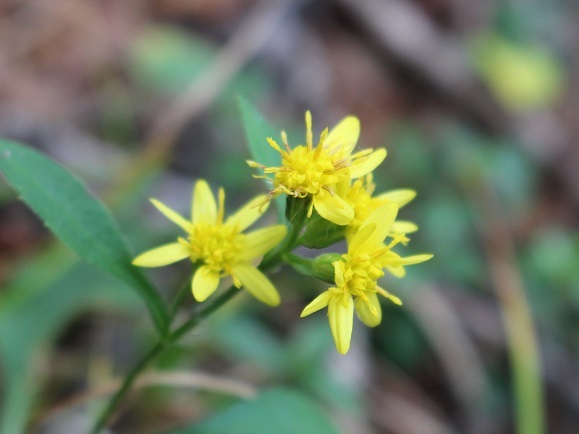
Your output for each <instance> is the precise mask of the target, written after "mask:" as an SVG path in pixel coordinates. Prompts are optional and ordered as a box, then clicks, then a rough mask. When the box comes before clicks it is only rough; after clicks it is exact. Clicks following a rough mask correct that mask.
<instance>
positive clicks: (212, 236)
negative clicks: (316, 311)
mask: <svg viewBox="0 0 579 434" xmlns="http://www.w3.org/2000/svg"><path fill="white" fill-rule="evenodd" d="M264 198H265V195H261V196H258V197H256V198H254V199H253V200H251V201H250V202H248V203H247V204H246V205H245V206H243V207H242V208H241V209H240V210H238V211H237V212H236V213H235V214H233V215H231V216H230V217H229V218H228V219H227V220H225V221H224V219H223V217H224V202H225V193H224V191H223V189H220V190H219V198H218V199H219V204H217V203H216V202H215V197H214V196H213V193H212V192H211V190H210V188H209V186H208V185H207V183H206V182H205V181H203V180H200V181H197V183H196V184H195V188H194V191H193V200H192V207H191V220H190V221H189V220H187V219H185V218H184V217H182V216H181V215H180V214H178V213H177V212H175V211H173V210H172V209H170V208H169V207H167V206H166V205H164V204H162V203H161V202H159V201H157V200H155V199H151V202H152V203H153V205H155V207H156V208H157V209H158V210H159V211H160V212H161V213H163V215H165V217H167V218H168V219H169V220H171V221H172V222H173V223H175V224H177V225H178V226H180V227H181V228H182V229H183V230H184V231H185V232H187V235H188V236H187V239H184V238H178V240H177V242H175V243H170V244H166V245H164V246H161V247H157V248H155V249H152V250H149V251H146V252H144V253H142V254H141V255H139V256H138V257H137V258H135V260H134V261H133V264H134V265H138V266H140V267H160V266H163V265H168V264H172V263H173V262H177V261H179V260H181V259H185V258H187V257H188V258H190V259H191V261H192V262H193V263H198V264H199V265H200V266H199V268H198V269H197V270H196V271H195V274H194V275H193V279H192V283H191V287H192V291H193V296H194V297H195V299H197V300H198V301H204V300H205V299H207V297H209V296H210V295H211V294H213V292H215V290H216V289H217V286H218V284H219V280H220V279H222V278H224V277H226V276H229V275H230V276H231V277H232V278H233V283H234V285H235V286H237V287H238V288H240V287H242V286H243V287H244V288H246V289H247V290H248V291H249V292H250V293H251V294H252V295H253V296H254V297H256V298H257V299H258V300H260V301H262V302H264V303H266V304H269V305H272V306H276V305H278V304H279V302H280V297H279V294H278V292H277V290H276V289H275V287H274V286H273V284H272V283H271V282H270V281H269V279H268V278H267V277H266V276H265V275H264V274H263V273H262V272H261V271H259V270H258V269H257V268H256V267H255V266H254V265H253V264H252V262H253V261H254V260H255V259H256V258H259V257H260V256H262V255H264V254H265V253H266V252H268V251H269V250H271V249H272V248H273V247H275V246H276V245H277V244H278V243H279V242H280V241H281V240H282V239H283V238H284V237H285V235H286V232H287V228H286V227H285V226H283V225H276V226H270V227H266V228H263V229H258V230H256V231H253V232H250V233H248V234H244V233H242V232H243V231H244V230H245V229H246V228H248V227H249V226H251V225H252V224H253V223H254V222H255V221H256V220H257V219H258V218H259V217H260V215H261V213H262V211H264V207H261V209H260V207H259V204H260V203H263V200H264ZM266 205H267V204H266Z"/></svg>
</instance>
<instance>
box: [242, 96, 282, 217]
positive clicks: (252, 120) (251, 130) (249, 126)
mask: <svg viewBox="0 0 579 434" xmlns="http://www.w3.org/2000/svg"><path fill="white" fill-rule="evenodd" d="M237 102H238V105H239V110H240V111H241V119H242V121H243V128H244V130H245V137H246V139H247V146H248V147H249V152H250V154H251V158H253V159H254V160H255V161H256V162H258V163H260V164H263V165H265V166H274V167H275V166H279V165H280V164H281V157H280V154H279V153H278V152H277V151H276V150H275V149H273V148H272V147H271V146H269V144H268V143H267V138H268V137H275V136H276V135H277V133H276V131H275V130H274V129H273V127H272V126H271V125H270V124H269V123H268V122H267V121H266V120H265V118H264V117H263V116H262V115H261V113H260V112H259V111H258V110H257V109H256V108H255V107H254V106H253V105H251V104H250V103H249V102H248V101H247V100H246V99H245V98H243V97H241V96H239V97H238V99H237ZM268 187H269V186H268ZM274 202H275V205H276V208H277V211H278V216H279V220H280V221H283V218H284V214H285V197H284V196H281V195H280V196H278V197H276V198H275V199H274Z"/></svg>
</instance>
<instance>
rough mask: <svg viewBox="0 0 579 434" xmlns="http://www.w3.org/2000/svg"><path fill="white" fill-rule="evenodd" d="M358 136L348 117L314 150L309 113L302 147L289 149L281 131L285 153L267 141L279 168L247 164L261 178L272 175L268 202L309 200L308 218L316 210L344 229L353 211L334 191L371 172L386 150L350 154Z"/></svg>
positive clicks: (356, 123)
mask: <svg viewBox="0 0 579 434" xmlns="http://www.w3.org/2000/svg"><path fill="white" fill-rule="evenodd" d="M359 135H360V121H359V120H358V118H356V117H353V116H348V117H346V118H344V119H343V120H342V121H341V122H340V123H338V125H336V126H335V127H334V128H333V129H332V130H331V131H330V132H329V133H328V129H327V128H326V129H325V130H324V131H323V132H322V134H321V135H320V140H319V142H318V144H317V146H316V147H314V145H313V135H312V116H311V114H310V112H309V111H308V112H306V145H305V146H304V145H299V146H296V147H295V148H293V149H292V148H291V147H290V145H289V144H288V140H287V135H286V134H285V132H283V131H282V140H283V143H284V145H285V149H282V148H281V147H280V146H279V145H278V144H277V143H276V142H275V140H273V139H272V138H268V139H267V141H268V143H269V144H270V146H271V147H273V148H274V149H275V150H276V151H277V152H279V153H280V154H281V157H282V162H281V166H278V167H266V166H263V165H261V164H259V163H256V162H254V161H248V164H249V165H250V166H251V167H259V168H261V169H263V171H264V173H265V175H264V176H262V177H267V175H268V174H274V178H273V180H272V181H273V186H274V188H273V190H271V192H270V194H269V198H270V199H271V198H272V197H275V196H277V195H279V194H287V195H290V196H294V197H299V198H306V197H311V199H312V204H311V206H310V209H309V212H308V217H309V216H311V214H312V210H313V209H314V208H315V209H316V211H317V212H318V213H319V214H320V215H321V216H322V217H323V218H324V219H326V220H329V221H331V222H333V223H335V224H337V225H346V224H348V223H350V222H351V221H352V219H353V218H354V210H353V209H352V207H351V206H350V205H348V203H347V202H345V201H344V200H343V199H342V198H341V197H340V196H339V195H338V194H337V193H336V190H338V189H343V186H347V185H349V184H350V180H351V179H355V178H359V177H361V176H364V175H366V174H367V173H369V172H371V171H372V170H374V169H375V168H376V167H377V166H378V165H379V164H380V163H381V162H382V161H383V160H384V158H386V150H385V149H383V148H380V149H377V150H375V151H374V150H372V149H365V150H363V151H360V152H357V153H354V154H353V153H352V152H353V150H354V148H355V146H356V142H357V141H358V136H359Z"/></svg>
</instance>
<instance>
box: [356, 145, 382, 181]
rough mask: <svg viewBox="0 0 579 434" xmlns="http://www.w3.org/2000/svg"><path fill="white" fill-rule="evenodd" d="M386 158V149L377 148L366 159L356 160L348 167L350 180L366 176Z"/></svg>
mask: <svg viewBox="0 0 579 434" xmlns="http://www.w3.org/2000/svg"><path fill="white" fill-rule="evenodd" d="M384 158H386V149H384V148H378V149H376V150H375V151H374V152H372V153H371V154H370V155H368V156H367V157H362V158H358V159H357V160H355V161H354V162H353V163H352V164H351V166H350V177H351V178H352V179H356V178H359V177H361V176H364V175H367V174H368V173H370V172H371V171H372V170H374V169H375V168H376V167H378V166H379V165H380V163H381V162H382V161H384Z"/></svg>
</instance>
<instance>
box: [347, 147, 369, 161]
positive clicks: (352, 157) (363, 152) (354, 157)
mask: <svg viewBox="0 0 579 434" xmlns="http://www.w3.org/2000/svg"><path fill="white" fill-rule="evenodd" d="M372 152H374V149H372V148H369V149H364V150H362V151H360V152H356V153H355V154H353V155H352V156H351V157H350V158H351V159H352V160H355V159H356V158H362V157H365V156H366V155H370V154H371V153H372Z"/></svg>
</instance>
